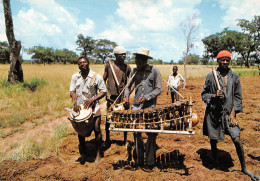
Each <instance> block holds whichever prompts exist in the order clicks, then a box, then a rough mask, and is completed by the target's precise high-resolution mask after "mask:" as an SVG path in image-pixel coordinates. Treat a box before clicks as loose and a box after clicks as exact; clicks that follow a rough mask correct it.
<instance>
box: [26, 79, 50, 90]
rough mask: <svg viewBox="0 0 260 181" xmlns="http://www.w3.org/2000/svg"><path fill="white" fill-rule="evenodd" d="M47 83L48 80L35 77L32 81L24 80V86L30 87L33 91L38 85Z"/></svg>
mask: <svg viewBox="0 0 260 181" xmlns="http://www.w3.org/2000/svg"><path fill="white" fill-rule="evenodd" d="M45 84H47V82H46V81H45V80H43V79H40V78H33V79H32V80H31V82H29V83H28V82H24V83H23V87H25V88H28V89H30V90H31V91H32V92H33V91H35V90H36V88H37V87H39V86H42V85H45Z"/></svg>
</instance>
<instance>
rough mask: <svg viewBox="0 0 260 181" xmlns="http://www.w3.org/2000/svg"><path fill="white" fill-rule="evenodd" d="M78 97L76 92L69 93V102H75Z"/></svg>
mask: <svg viewBox="0 0 260 181" xmlns="http://www.w3.org/2000/svg"><path fill="white" fill-rule="evenodd" d="M78 97H79V95H77V94H75V93H74V94H72V95H71V102H73V103H75V102H76V101H77V99H78Z"/></svg>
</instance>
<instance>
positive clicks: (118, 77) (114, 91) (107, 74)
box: [103, 46, 131, 145]
mask: <svg viewBox="0 0 260 181" xmlns="http://www.w3.org/2000/svg"><path fill="white" fill-rule="evenodd" d="M113 53H114V54H115V57H116V60H115V61H114V62H113V61H110V59H109V60H108V62H107V63H106V64H105V71H104V74H103V79H104V81H105V83H106V87H107V90H108V92H107V109H109V108H111V105H112V104H113V103H114V101H116V100H117V101H116V103H120V102H122V97H123V96H122V94H121V95H120V97H119V98H118V96H119V94H120V92H121V91H122V90H123V89H124V87H125V85H126V84H127V77H128V76H129V74H130V72H131V68H130V66H129V65H127V64H125V63H124V61H125V58H126V51H125V49H124V48H123V47H122V46H116V47H115V48H114V50H113ZM126 108H127V107H126ZM105 129H106V144H107V145H109V144H110V142H111V141H110V133H109V124H108V123H107V121H106V125H105ZM126 141H127V132H124V144H125V143H126Z"/></svg>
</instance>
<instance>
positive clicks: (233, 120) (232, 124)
mask: <svg viewBox="0 0 260 181" xmlns="http://www.w3.org/2000/svg"><path fill="white" fill-rule="evenodd" d="M228 122H229V126H230V127H235V126H236V125H237V121H236V118H235V117H234V116H231V115H230V116H229V118H228Z"/></svg>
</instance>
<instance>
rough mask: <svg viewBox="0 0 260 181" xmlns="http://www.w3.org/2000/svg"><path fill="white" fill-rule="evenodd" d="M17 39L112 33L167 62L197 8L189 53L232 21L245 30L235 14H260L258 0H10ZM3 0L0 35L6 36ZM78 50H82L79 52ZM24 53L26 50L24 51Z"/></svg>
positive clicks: (177, 55)
mask: <svg viewBox="0 0 260 181" xmlns="http://www.w3.org/2000/svg"><path fill="white" fill-rule="evenodd" d="M10 1H11V11H12V16H13V24H14V34H15V38H16V40H20V41H21V42H22V46H23V47H24V48H30V47H33V46H38V45H41V46H44V47H52V48H55V49H64V48H66V49H69V50H72V51H75V52H77V51H76V48H77V45H76V40H77V36H78V34H80V33H81V34H83V35H84V36H90V37H92V38H93V39H96V40H97V39H108V40H110V41H113V42H116V43H117V44H118V45H121V46H123V47H124V48H125V49H126V50H127V51H130V52H132V53H134V52H137V49H138V48H140V47H144V48H146V49H149V50H150V56H152V57H153V58H155V59H161V60H163V61H165V62H169V61H171V60H174V61H175V62H177V61H179V60H180V59H181V58H182V57H183V52H184V51H185V45H186V43H185V42H186V39H185V36H184V32H183V30H182V28H181V23H183V22H187V21H186V20H187V17H192V15H193V14H197V19H196V21H194V23H195V24H196V26H197V27H198V29H197V31H196V32H195V33H193V36H192V37H194V38H195V39H194V47H193V49H192V50H191V53H195V54H198V55H200V56H202V54H203V51H204V46H203V43H202V41H201V40H202V39H203V38H205V37H207V36H209V35H212V34H215V33H217V32H221V31H222V30H223V29H224V28H226V27H229V29H231V30H237V31H241V29H240V28H239V27H238V26H237V23H238V22H237V19H247V20H250V21H251V20H252V19H253V17H254V16H255V15H260V0H10ZM2 3H3V2H2V0H0V4H1V5H0V41H7V38H6V33H5V21H4V14H3V5H2ZM77 53H78V54H79V52H77ZM22 56H23V58H24V59H28V55H26V53H25V52H24V51H22Z"/></svg>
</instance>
